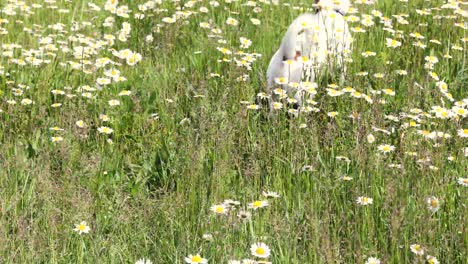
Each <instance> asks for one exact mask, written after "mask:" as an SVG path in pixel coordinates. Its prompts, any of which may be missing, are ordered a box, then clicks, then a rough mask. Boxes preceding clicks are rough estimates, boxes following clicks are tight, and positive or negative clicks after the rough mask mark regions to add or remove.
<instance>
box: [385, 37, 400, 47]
mask: <svg viewBox="0 0 468 264" xmlns="http://www.w3.org/2000/svg"><path fill="white" fill-rule="evenodd" d="M400 46H401V42H400V41H398V40H395V39H391V38H387V47H388V48H398V47H400Z"/></svg>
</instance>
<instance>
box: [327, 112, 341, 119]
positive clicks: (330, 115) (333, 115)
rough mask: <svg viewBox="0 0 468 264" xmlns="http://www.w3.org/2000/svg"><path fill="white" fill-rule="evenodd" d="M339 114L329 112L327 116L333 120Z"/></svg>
mask: <svg viewBox="0 0 468 264" xmlns="http://www.w3.org/2000/svg"><path fill="white" fill-rule="evenodd" d="M338 114H339V113H338V112H328V113H327V116H329V117H331V118H334V117H336V116H337V115H338Z"/></svg>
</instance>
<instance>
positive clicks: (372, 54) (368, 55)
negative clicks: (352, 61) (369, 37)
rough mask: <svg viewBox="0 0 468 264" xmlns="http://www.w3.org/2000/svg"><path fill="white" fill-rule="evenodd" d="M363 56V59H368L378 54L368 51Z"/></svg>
mask: <svg viewBox="0 0 468 264" xmlns="http://www.w3.org/2000/svg"><path fill="white" fill-rule="evenodd" d="M361 55H362V56H363V57H365V58H367V57H373V56H375V55H377V53H375V52H373V51H366V52H363V53H362V54H361Z"/></svg>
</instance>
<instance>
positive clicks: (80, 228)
mask: <svg viewBox="0 0 468 264" xmlns="http://www.w3.org/2000/svg"><path fill="white" fill-rule="evenodd" d="M90 230H91V229H90V228H89V226H88V224H87V223H86V222H85V221H81V223H79V224H75V228H74V229H73V231H76V232H78V234H80V235H81V234H82V233H85V234H88V233H89V231H90Z"/></svg>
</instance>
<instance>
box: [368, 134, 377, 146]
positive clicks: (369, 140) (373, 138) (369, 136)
mask: <svg viewBox="0 0 468 264" xmlns="http://www.w3.org/2000/svg"><path fill="white" fill-rule="evenodd" d="M367 142H368V143H369V144H372V143H374V142H375V137H374V135H372V134H369V135H367Z"/></svg>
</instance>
